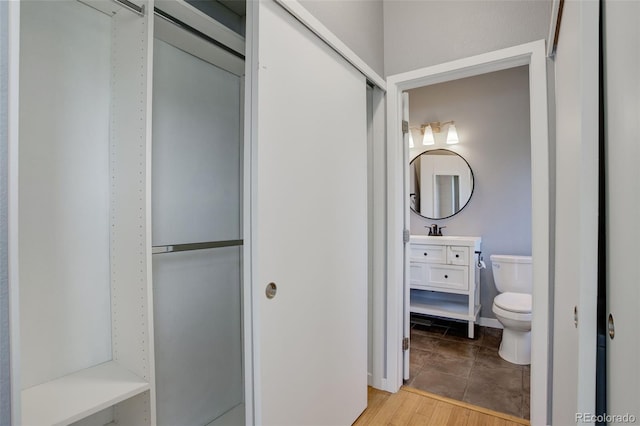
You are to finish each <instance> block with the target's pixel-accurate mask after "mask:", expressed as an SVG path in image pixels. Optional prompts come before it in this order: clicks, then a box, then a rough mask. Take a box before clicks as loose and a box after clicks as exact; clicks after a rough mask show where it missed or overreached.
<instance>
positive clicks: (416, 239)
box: [410, 235, 481, 250]
mask: <svg viewBox="0 0 640 426" xmlns="http://www.w3.org/2000/svg"><path fill="white" fill-rule="evenodd" d="M410 241H411V242H412V243H422V244H447V245H459V246H469V247H473V248H474V250H480V241H481V238H480V237H463V236H455V235H444V236H441V237H435V236H433V235H412V236H411V238H410Z"/></svg>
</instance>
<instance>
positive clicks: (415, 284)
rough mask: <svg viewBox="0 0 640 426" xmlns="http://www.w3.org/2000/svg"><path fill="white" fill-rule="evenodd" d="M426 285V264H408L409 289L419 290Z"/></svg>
mask: <svg viewBox="0 0 640 426" xmlns="http://www.w3.org/2000/svg"><path fill="white" fill-rule="evenodd" d="M426 284H427V264H426V263H422V262H409V287H410V288H420V287H424V286H425V285H426Z"/></svg>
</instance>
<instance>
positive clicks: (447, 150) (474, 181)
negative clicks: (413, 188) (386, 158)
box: [407, 148, 476, 220]
mask: <svg viewBox="0 0 640 426" xmlns="http://www.w3.org/2000/svg"><path fill="white" fill-rule="evenodd" d="M434 151H446V152H448V153H451V154H455V155H457V156H458V157H460V158H462V161H464V162H465V163H466V165H467V167H468V168H469V172H470V173H471V191H470V192H469V198H468V199H467V201H466V202H465V203H464V205H463V206H462V207H460V209H458V211H457V212H455V213H453V214H452V215H449V216H445V217H439V218H433V217H428V216H424V215H422V214H421V213H420V212H418V211H416V210H415V209H414V208H413V207H412V206H411V201H409V208H410V209H411V211H412V212H414V213H415V214H417V215H418V216H420V217H423V218H425V219H429V220H442V219H449V218H450V217H453V216H455V215H457V214H458V213H460V212H461V211H462V210H464V208H465V207H467V205H468V204H469V201H471V197H473V192H474V191H475V189H476V177H475V175H474V174H473V169H472V168H471V165H470V164H469V162H468V161H467V159H466V158H464V157H463V156H462V155H460V154H458V153H457V152H455V151H451V150H450V149H445V148H435V149H428V150H426V151H422V152H421V153H419V154H418V155H416V156H415V157H413V158H412V159H411V161H409V167H411V165H412V164H413V162H414V161H415V160H416V159H417V158H419V157H421V156H422V155H425V154H427V153H429V152H434ZM409 174H411V168H409ZM410 179H413V177H412V176H410ZM407 195H408V196H409V197H411V193H409V194H407Z"/></svg>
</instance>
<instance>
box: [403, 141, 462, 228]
mask: <svg viewBox="0 0 640 426" xmlns="http://www.w3.org/2000/svg"><path fill="white" fill-rule="evenodd" d="M409 182H410V191H409V192H410V206H411V209H412V210H413V211H415V212H416V213H418V214H420V215H421V216H423V217H426V218H427V219H444V218H447V217H451V216H453V215H455V214H456V213H458V212H459V211H460V210H462V209H463V208H464V207H465V206H466V205H467V203H468V202H469V199H470V198H471V194H472V193H473V172H472V171H471V167H469V163H467V161H466V160H465V159H464V158H462V157H461V156H460V155H459V154H457V153H455V152H453V151H449V150H447V149H435V150H431V151H425V152H423V153H422V154H420V155H418V156H417V157H416V158H414V159H413V160H412V161H411V164H410V166H409Z"/></svg>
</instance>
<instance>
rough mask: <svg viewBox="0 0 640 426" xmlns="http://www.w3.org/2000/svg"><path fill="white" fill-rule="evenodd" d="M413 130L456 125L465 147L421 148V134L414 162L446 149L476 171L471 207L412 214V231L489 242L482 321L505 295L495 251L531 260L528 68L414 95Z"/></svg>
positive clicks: (484, 248)
mask: <svg viewBox="0 0 640 426" xmlns="http://www.w3.org/2000/svg"><path fill="white" fill-rule="evenodd" d="M409 108H410V111H409V114H410V115H409V118H410V122H409V125H410V126H419V125H420V124H423V123H426V122H431V121H449V120H455V122H456V128H457V130H458V136H459V137H460V143H459V144H458V145H444V143H443V142H441V141H442V139H444V136H445V133H440V134H436V142H437V143H438V144H437V145H435V146H431V147H424V146H422V145H421V137H420V136H421V135H420V133H419V131H417V130H416V131H414V135H413V136H414V140H415V143H416V148H414V149H412V150H411V158H414V157H415V156H416V155H418V154H419V153H420V152H422V151H424V150H425V149H434V148H445V149H450V150H452V151H455V152H457V153H458V154H460V155H462V156H463V157H464V158H465V159H466V160H467V162H468V163H469V165H470V166H471V169H472V170H473V174H474V179H475V188H474V192H473V194H472V196H471V200H470V201H469V204H468V205H467V206H466V207H465V208H464V209H463V210H462V211H461V212H460V213H458V214H457V215H455V216H453V217H451V218H449V219H441V220H432V219H426V218H423V217H422V216H419V215H418V214H416V213H415V212H411V233H412V234H420V235H425V234H426V233H427V231H426V229H425V228H424V226H428V225H430V224H432V223H437V224H438V225H439V226H447V228H446V229H445V230H444V234H445V235H466V236H481V237H482V255H483V256H484V259H485V261H486V263H487V269H484V270H482V271H481V274H480V279H481V291H480V296H481V299H480V301H481V304H482V310H481V312H480V316H482V317H487V318H494V317H495V316H494V315H493V312H492V311H491V305H492V303H493V298H494V297H495V296H496V294H497V291H496V289H495V285H494V282H493V274H492V273H491V263H490V261H489V256H490V255H491V254H516V255H531V141H530V129H529V74H528V66H524V67H518V68H512V69H508V70H504V71H499V72H495V73H490V74H484V75H480V76H476V77H470V78H465V79H462V80H456V81H452V82H447V83H441V84H436V85H432V86H426V87H423V88H419V89H415V90H411V91H410V92H409Z"/></svg>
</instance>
